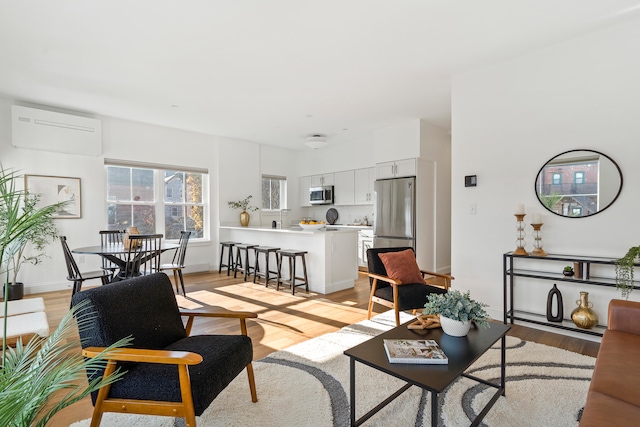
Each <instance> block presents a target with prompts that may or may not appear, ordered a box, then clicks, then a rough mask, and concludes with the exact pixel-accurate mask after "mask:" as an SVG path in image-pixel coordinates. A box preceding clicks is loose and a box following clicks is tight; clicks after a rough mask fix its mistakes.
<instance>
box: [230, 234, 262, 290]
mask: <svg viewBox="0 0 640 427" xmlns="http://www.w3.org/2000/svg"><path fill="white" fill-rule="evenodd" d="M234 246H235V248H236V261H235V263H234V267H233V278H234V279H235V278H236V277H237V274H238V272H241V273H243V274H244V281H245V282H246V281H247V276H248V275H250V274H251V270H253V267H252V266H251V264H249V249H253V248H255V247H256V246H258V245H253V244H250V243H236V244H235V245H234ZM243 252H244V263H243V262H242V253H243Z"/></svg>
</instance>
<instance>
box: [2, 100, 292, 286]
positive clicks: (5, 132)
mask: <svg viewBox="0 0 640 427" xmlns="http://www.w3.org/2000/svg"><path fill="white" fill-rule="evenodd" d="M15 103H16V104H21V105H27V106H32V107H35V108H45V109H51V110H56V109H54V108H51V107H43V106H38V105H30V104H25V103H20V102H15ZM12 104H14V100H12V99H7V98H2V97H0V160H1V162H2V165H3V166H4V167H5V168H13V169H16V170H19V171H20V173H23V174H37V175H53V176H71V177H79V178H80V179H81V192H82V218H80V219H64V220H56V224H57V226H58V228H59V230H60V233H61V234H62V235H66V236H67V238H68V241H69V245H70V246H71V247H72V248H73V247H80V246H88V245H93V244H97V243H98V242H99V241H98V231H99V230H101V229H104V228H105V227H106V222H107V221H106V202H105V198H104V191H105V188H106V182H105V178H106V177H105V169H104V158H113V159H122V160H137V161H141V162H153V163H163V164H170V165H178V166H180V165H186V166H194V167H202V168H208V169H209V177H210V179H209V183H208V187H209V191H210V202H211V205H210V216H209V218H208V220H209V224H208V225H209V227H210V228H209V229H210V238H211V241H209V242H204V243H198V242H193V243H190V244H189V251H188V255H187V270H186V271H187V272H189V271H202V270H208V269H210V268H214V267H217V255H218V244H217V242H218V238H217V230H218V224H219V221H231V222H233V221H236V222H239V219H238V216H239V213H238V212H237V211H233V210H230V209H228V207H227V201H229V200H239V199H241V198H244V197H246V196H247V195H249V194H253V195H254V200H256V203H257V204H258V205H259V203H260V162H259V155H260V153H259V149H258V144H255V143H251V142H246V141H240V140H235V139H230V138H223V137H216V136H209V135H203V134H198V133H194V132H186V131H181V130H177V129H171V128H166V127H162V126H153V125H147V124H143V123H137V122H131V121H127V120H121V119H115V118H111V117H96V118H99V119H101V120H102V129H103V154H102V155H101V156H96V157H94V156H82V155H72V154H62V153H52V152H45V151H35V150H25V149H19V148H14V147H13V146H12V145H11V105H12ZM57 111H60V112H67V113H74V112H72V111H64V110H57ZM220 176H222V177H223V179H220ZM296 181H297V177H296ZM219 182H220V185H219ZM219 207H221V209H219ZM219 211H220V218H219V217H218V215H219ZM256 215H257V213H256ZM257 220H259V217H258V218H257ZM47 255H48V258H45V260H44V262H43V263H42V264H41V265H38V266H31V265H25V266H23V268H22V269H21V271H20V277H19V279H20V280H22V281H23V282H25V286H26V292H27V293H36V292H44V291H49V290H55V289H66V288H70V286H69V282H68V281H67V280H66V275H67V273H66V269H65V266H64V259H63V256H62V250H61V248H60V243H59V242H54V243H52V244H51V245H50V246H49V247H48V250H47ZM85 259H86V262H85V263H84V264H80V268H81V269H82V270H91V269H97V268H98V267H99V265H100V260H99V258H98V257H97V256H96V257H93V256H85Z"/></svg>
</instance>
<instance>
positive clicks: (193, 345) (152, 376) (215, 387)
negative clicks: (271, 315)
mask: <svg viewBox="0 0 640 427" xmlns="http://www.w3.org/2000/svg"><path fill="white" fill-rule="evenodd" d="M83 300H89V301H90V302H91V303H90V304H88V306H87V308H86V309H83V310H81V311H80V313H78V316H79V317H80V316H86V317H87V318H88V319H90V321H89V326H88V327H86V328H83V329H81V330H80V338H81V340H82V347H83V355H84V356H85V357H95V356H96V355H97V354H98V353H99V352H100V351H101V350H102V349H103V348H104V347H106V346H108V345H109V344H111V343H113V342H115V341H117V340H118V339H120V338H124V337H127V336H133V348H125V349H119V350H116V351H114V352H112V353H110V354H109V357H108V359H109V364H108V365H107V368H106V369H105V370H104V372H97V373H93V374H90V373H88V374H87V375H88V376H89V380H91V379H92V378H94V377H95V376H96V375H103V374H104V375H108V374H109V373H110V372H113V371H114V370H115V369H116V367H117V366H122V369H123V370H125V371H126V373H125V375H124V377H123V378H122V379H121V380H120V381H117V382H115V383H113V384H112V385H110V386H105V387H103V388H101V389H100V390H99V391H98V392H94V393H93V394H92V395H91V398H92V401H93V405H94V411H93V417H92V420H91V427H97V426H99V425H100V420H101V418H102V414H103V413H104V412H126V413H134V414H152V415H165V416H172V417H183V418H185V421H186V424H187V426H190V427H195V425H196V423H195V422H196V420H195V417H196V415H201V414H202V412H203V411H204V410H205V409H206V408H207V407H208V406H209V405H210V404H211V402H212V401H213V400H214V399H215V398H216V396H217V395H218V394H219V393H220V392H221V391H222V390H224V388H225V387H226V386H227V385H229V383H231V381H232V380H233V379H234V378H235V377H236V376H237V375H238V374H239V373H240V372H242V370H243V369H244V368H245V367H246V368H247V374H248V377H249V388H250V391H251V400H252V401H253V402H257V400H258V399H257V395H256V388H255V381H254V377H253V368H252V365H251V360H252V358H253V347H252V344H251V339H250V338H249V337H248V336H247V327H246V319H247V318H255V317H257V315H256V314H255V313H248V312H231V311H226V310H220V311H215V312H213V311H196V310H188V311H183V312H181V311H179V309H178V305H177V302H176V298H175V296H174V293H173V288H172V285H171V281H170V280H169V278H168V277H167V276H166V275H165V274H164V273H155V274H152V275H148V276H140V277H136V278H132V279H128V280H123V281H120V282H117V283H112V284H110V285H109V286H102V287H99V288H93V289H88V290H86V291H83V292H79V293H77V294H75V295H74V296H73V300H72V303H73V305H77V304H78V303H79V302H80V301H83ZM181 316H187V317H188V321H187V325H186V327H185V326H183V323H182V318H181ZM195 316H206V317H222V318H238V319H240V327H241V332H242V334H241V335H201V336H191V337H190V336H189V333H190V332H191V327H192V326H193V320H194V317H195Z"/></svg>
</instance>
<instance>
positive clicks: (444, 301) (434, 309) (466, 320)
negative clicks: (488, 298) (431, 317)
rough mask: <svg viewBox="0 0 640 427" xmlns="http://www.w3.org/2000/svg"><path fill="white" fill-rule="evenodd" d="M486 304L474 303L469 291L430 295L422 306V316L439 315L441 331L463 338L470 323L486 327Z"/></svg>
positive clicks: (487, 316)
mask: <svg viewBox="0 0 640 427" xmlns="http://www.w3.org/2000/svg"><path fill="white" fill-rule="evenodd" d="M484 307H488V305H487V304H484V303H480V302H477V301H474V300H472V299H471V297H470V293H469V291H467V292H466V293H464V294H463V293H462V292H460V291H458V290H453V291H452V290H450V291H449V292H446V293H444V294H431V295H429V300H428V301H427V303H426V304H425V306H424V311H423V313H424V314H439V315H440V324H441V325H442V330H443V331H444V332H445V333H446V334H447V335H451V336H454V337H463V336H465V335H467V333H468V332H469V328H470V327H471V322H475V323H476V324H477V325H478V326H488V322H487V319H488V318H489V315H488V314H487V312H486V311H485V309H484Z"/></svg>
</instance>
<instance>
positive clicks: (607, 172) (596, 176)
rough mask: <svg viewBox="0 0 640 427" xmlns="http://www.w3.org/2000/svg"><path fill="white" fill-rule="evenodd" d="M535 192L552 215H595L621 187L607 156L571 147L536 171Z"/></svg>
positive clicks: (617, 171)
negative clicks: (571, 148)
mask: <svg viewBox="0 0 640 427" xmlns="http://www.w3.org/2000/svg"><path fill="white" fill-rule="evenodd" d="M535 186H536V195H537V196H538V200H539V201H540V203H542V205H543V206H544V207H545V208H546V209H548V210H549V211H551V212H553V213H554V214H556V215H560V216H564V217H569V218H574V217H585V216H590V215H595V214H597V213H598V212H602V211H603V210H604V209H606V208H607V207H609V206H610V205H611V204H612V203H613V202H614V201H615V199H616V198H617V197H618V195H619V194H620V191H621V189H622V172H621V171H620V168H619V167H618V165H617V164H616V163H615V162H614V161H613V160H612V159H611V158H610V157H608V156H607V155H605V154H602V153H600V152H597V151H593V150H571V151H567V152H564V153H561V154H559V155H557V156H555V157H553V158H552V159H551V160H549V161H548V162H547V163H546V164H545V165H544V166H542V168H541V169H540V171H539V172H538V176H537V178H536V183H535Z"/></svg>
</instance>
